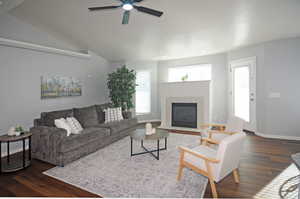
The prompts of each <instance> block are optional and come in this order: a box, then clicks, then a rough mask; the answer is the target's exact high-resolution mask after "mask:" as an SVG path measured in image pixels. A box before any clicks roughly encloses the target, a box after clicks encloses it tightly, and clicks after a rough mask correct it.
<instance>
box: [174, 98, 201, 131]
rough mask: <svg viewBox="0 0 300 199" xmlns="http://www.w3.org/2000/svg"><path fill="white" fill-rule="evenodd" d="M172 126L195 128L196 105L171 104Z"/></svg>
mask: <svg viewBox="0 0 300 199" xmlns="http://www.w3.org/2000/svg"><path fill="white" fill-rule="evenodd" d="M172 126H173V127H187V128H197V103H172Z"/></svg>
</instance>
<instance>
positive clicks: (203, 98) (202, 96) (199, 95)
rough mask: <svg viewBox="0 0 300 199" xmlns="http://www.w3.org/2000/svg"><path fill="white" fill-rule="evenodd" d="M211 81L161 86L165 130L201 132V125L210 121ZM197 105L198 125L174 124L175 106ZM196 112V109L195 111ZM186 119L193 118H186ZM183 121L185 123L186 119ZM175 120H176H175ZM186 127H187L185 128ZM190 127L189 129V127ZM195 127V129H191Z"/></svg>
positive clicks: (162, 124)
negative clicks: (181, 104)
mask: <svg viewBox="0 0 300 199" xmlns="http://www.w3.org/2000/svg"><path fill="white" fill-rule="evenodd" d="M209 99H210V81H198V82H172V83H169V82H167V83H161V84H160V101H161V126H160V128H164V129H174V130H185V131H189V130H190V131H199V132H201V128H200V125H201V124H206V123H209V121H210V114H209V113H210V105H209V104H210V103H209ZM176 103H177V104H180V103H184V104H197V109H196V111H195V112H196V113H197V117H196V121H197V122H196V125H195V124H193V125H192V124H189V125H186V124H185V125H182V124H179V125H178V121H177V122H176V123H177V124H174V122H173V124H172V117H173V115H172V114H173V110H172V109H173V107H172V106H173V104H176ZM194 110H195V109H194ZM184 117H189V118H190V117H191V115H190V116H184ZM184 117H183V118H181V119H183V121H184V122H185V120H186V119H185V118H184ZM173 119H174V118H173ZM179 119H180V118H179ZM183 126H185V127H183ZM187 126H189V127H187ZM191 126H193V127H191Z"/></svg>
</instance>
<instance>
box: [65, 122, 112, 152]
mask: <svg viewBox="0 0 300 199" xmlns="http://www.w3.org/2000/svg"><path fill="white" fill-rule="evenodd" d="M107 136H110V131H109V129H107V128H94V127H90V128H86V129H84V130H83V131H82V132H81V133H80V134H78V135H74V134H71V135H70V136H69V137H66V138H65V139H64V140H63V141H62V147H61V152H68V151H71V150H74V149H77V148H79V147H84V146H85V145H87V144H89V143H90V142H93V141H95V140H98V139H104V138H105V137H107Z"/></svg>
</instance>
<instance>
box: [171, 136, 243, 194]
mask: <svg viewBox="0 0 300 199" xmlns="http://www.w3.org/2000/svg"><path fill="white" fill-rule="evenodd" d="M245 137H246V134H245V133H244V132H240V133H236V134H233V135H232V136H227V137H226V138H224V139H223V140H221V141H220V143H219V147H218V149H217V150H215V149H213V148H212V147H209V146H205V145H200V146H197V147H195V148H193V149H189V148H185V147H179V150H180V160H179V170H178V176H177V180H180V179H181V176H182V172H183V168H189V169H192V170H193V171H195V172H197V173H199V174H201V175H204V176H206V177H207V178H208V179H209V182H210V186H211V190H212V194H213V197H214V198H217V197H218V194H217V190H216V185H215V182H216V183H218V182H219V181H220V180H222V179H223V178H224V177H226V176H227V175H228V174H230V173H231V172H233V176H234V180H235V182H236V183H239V175H238V166H239V161H240V156H241V152H242V150H243V143H244V140H245ZM204 139H205V140H206V141H207V142H209V143H211V144H218V142H216V141H214V140H212V139H210V138H204Z"/></svg>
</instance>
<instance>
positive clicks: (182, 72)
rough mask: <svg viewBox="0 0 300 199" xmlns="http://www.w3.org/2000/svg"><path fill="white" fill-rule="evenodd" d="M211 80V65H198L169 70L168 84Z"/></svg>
mask: <svg viewBox="0 0 300 199" xmlns="http://www.w3.org/2000/svg"><path fill="white" fill-rule="evenodd" d="M207 80H211V65H210V64H198V65H191V66H180V67H172V68H169V69H168V82H182V81H207Z"/></svg>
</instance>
